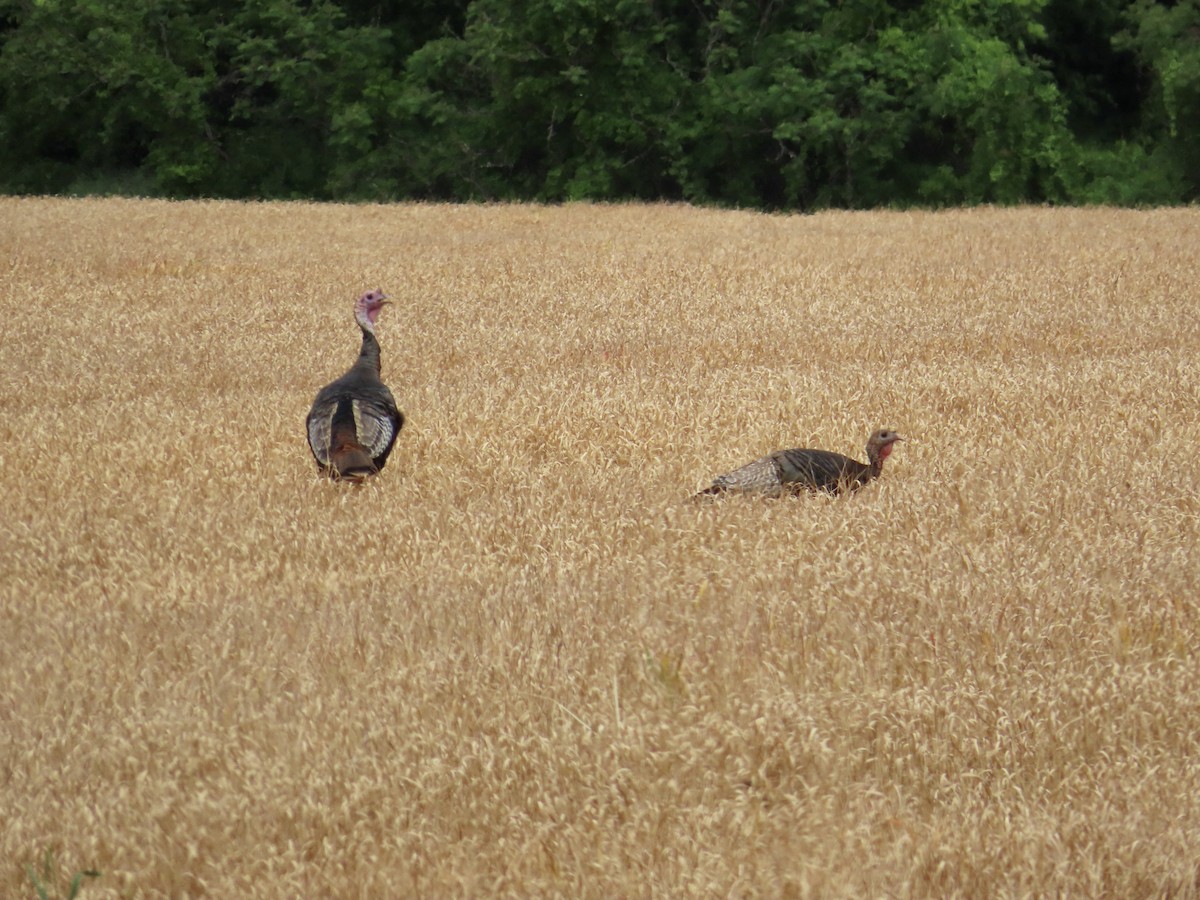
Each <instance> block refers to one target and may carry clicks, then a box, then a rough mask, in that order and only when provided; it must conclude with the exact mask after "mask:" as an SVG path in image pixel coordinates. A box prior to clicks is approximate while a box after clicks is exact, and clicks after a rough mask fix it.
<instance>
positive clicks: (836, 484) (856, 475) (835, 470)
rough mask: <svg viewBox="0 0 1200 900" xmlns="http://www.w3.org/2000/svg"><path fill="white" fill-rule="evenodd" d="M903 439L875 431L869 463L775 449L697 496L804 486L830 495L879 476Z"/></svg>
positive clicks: (826, 452) (793, 489)
mask: <svg viewBox="0 0 1200 900" xmlns="http://www.w3.org/2000/svg"><path fill="white" fill-rule="evenodd" d="M902 440H904V438H902V437H900V435H898V434H896V432H894V431H891V430H889V429H887V428H881V429H879V430H878V431H874V432H872V433H871V437H870V439H868V441H867V459H868V460H869V462H866V463H860V462H858V460H854V459H851V458H850V457H848V456H842V454H840V453H832V452H830V451H829V450H776V451H775V452H774V453H772V454H770V455H769V456H764V457H762V458H761V459H756V460H755V461H754V462H752V463H748V464H746V465H744V466H742V467H741V468H740V469H734V470H733V471H732V472H727V473H726V474H724V475H718V476H717V477H716V478H715V479H714V480H713V483H712V487H710V488H706V489H705V490H703V491H701V492H700V493H699V494H697V495H696V497H703V496H704V495H705V494H721V493H724V492H726V491H740V492H742V493H748V494H765V495H766V496H769V497H778V496H780V495H781V494H783V493H784V492H785V491H788V492H790V493H796V492H798V491H800V490H801V489H807V490H810V491H828V492H829V493H831V494H840V493H842V492H843V491H853V490H857V489H858V488H860V487H862V486H863V485H864V484H866V483H867V482H868V481H870V480H871V479H873V478H878V477H879V473H880V472H882V471H883V461H884V460H885V459H887V458H888V454H890V453H891V452H892V447H893V446H894V445H895V443H896V441H902Z"/></svg>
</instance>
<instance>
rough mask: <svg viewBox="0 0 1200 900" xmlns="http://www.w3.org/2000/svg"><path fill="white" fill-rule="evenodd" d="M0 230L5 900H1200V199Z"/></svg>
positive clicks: (135, 204)
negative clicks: (322, 395)
mask: <svg viewBox="0 0 1200 900" xmlns="http://www.w3.org/2000/svg"><path fill="white" fill-rule="evenodd" d="M0 222H2V224H0V288H2V289H0V315H2V320H0V322H2V324H0V334H2V339H3V340H2V346H0V405H2V408H3V416H2V417H0V438H2V440H3V445H4V447H5V452H4V465H3V476H2V477H3V485H2V487H3V492H4V495H5V498H6V504H5V505H6V507H7V509H6V511H5V515H4V516H3V518H2V519H0V623H2V625H3V634H4V647H5V649H4V652H3V654H2V656H0V685H2V687H0V820H2V821H0V861H3V868H2V870H0V895H3V896H23V895H27V894H30V893H31V892H32V885H31V883H30V880H29V876H28V872H27V867H32V868H33V869H34V871H35V872H37V871H40V868H39V867H40V866H42V865H43V864H45V863H46V862H48V861H52V862H51V864H50V866H49V867H50V869H51V872H50V876H51V878H50V880H51V882H52V883H53V882H54V880H55V879H57V885H58V889H59V890H60V891H61V890H64V889H65V885H66V884H67V882H68V881H69V879H70V877H71V875H72V874H73V873H74V872H77V871H81V870H84V869H96V870H99V871H100V872H101V873H102V874H101V875H100V877H99V878H96V879H92V880H89V881H88V882H87V883H86V884H85V887H84V895H85V896H94V897H159V896H198V895H208V896H213V897H234V896H237V897H250V896H262V897H276V896H305V897H321V896H330V897H333V896H336V897H354V896H361V897H385V896H395V897H399V896H518V897H524V896H535V895H569V896H594V897H613V896H662V897H681V896H705V897H707V896H820V897H828V896H852V897H865V896H898V897H902V896H941V897H946V896H964V897H980V896H997V897H1016V896H1028V895H1063V896H1065V895H1072V896H1102V895H1103V896H1112V897H1139V896H1163V895H1171V896H1176V897H1189V896H1191V897H1194V896H1197V895H1200V759H1198V757H1197V752H1196V747H1197V745H1198V743H1200V690H1198V689H1197V687H1196V678H1197V663H1198V661H1200V641H1198V634H1200V615H1198V610H1200V606H1198V603H1200V540H1198V539H1200V524H1198V522H1200V463H1198V462H1197V453H1196V448H1197V447H1198V446H1200V422H1198V417H1197V406H1198V404H1200V289H1198V288H1197V285H1200V262H1198V259H1200V254H1198V253H1197V249H1198V248H1200V210H1195V209H1187V210H1173V211H1115V210H1104V209H1096V210H1088V211H1074V210H1052V209H1014V210H997V209H983V210H977V211H970V212H957V211H956V212H946V213H939V214H931V213H825V214H821V215H814V216H765V215H757V214H749V213H742V212H718V211H703V210H696V209H689V208H685V207H678V206H649V207H648V206H590V205H577V206H566V207H562V208H540V207H530V206H480V207H449V206H434V205H401V206H329V205H325V206H321V205H307V204H235V203H186V204H185V203H166V202H149V201H123V200H103V201H101V200H88V201H68V200H45V199H2V200H0ZM377 287H378V288H383V289H384V290H386V291H387V292H388V293H389V294H390V295H391V296H392V298H393V299H394V300H395V301H397V302H396V305H394V306H392V307H390V308H388V309H387V310H385V312H384V314H383V316H382V317H381V319H380V322H379V325H378V334H379V338H380V341H381V343H382V345H383V365H384V377H385V379H386V380H387V382H388V383H389V384H390V386H391V387H392V389H393V391H394V392H395V394H396V397H397V400H398V401H399V403H400V406H401V408H402V409H403V410H404V411H405V413H406V415H407V416H408V425H407V426H406V428H405V430H404V431H403V432H402V434H401V436H400V438H399V440H398V442H397V445H396V449H395V452H394V453H393V455H392V458H391V461H390V462H389V464H388V467H387V469H386V470H385V471H384V472H383V473H382V474H381V475H380V476H379V478H378V479H376V480H375V481H373V482H372V483H370V484H368V485H366V486H363V487H361V488H353V487H348V486H346V485H335V484H332V483H329V482H327V481H323V480H321V479H319V478H318V477H317V474H316V469H315V466H314V464H313V462H312V459H311V457H310V456H309V453H308V449H307V447H306V445H305V439H304V429H303V419H304V415H305V413H306V412H307V409H308V405H309V403H310V402H311V400H312V397H313V394H314V393H315V391H316V390H317V388H318V387H319V386H320V385H322V384H324V383H326V382H327V381H329V380H330V379H331V378H333V377H335V376H336V375H338V374H340V373H341V372H342V371H344V369H345V367H346V366H347V365H349V363H350V362H351V361H352V360H353V358H354V355H355V354H356V353H357V348H358V332H357V329H356V328H355V327H354V324H353V321H352V319H351V305H352V302H353V299H354V297H355V296H357V294H358V293H360V292H361V291H362V290H366V289H368V288H377ZM877 426H887V427H892V428H897V429H899V430H900V431H901V432H902V433H903V434H905V436H906V437H908V438H909V441H908V442H907V443H905V444H903V445H901V446H900V447H899V449H898V450H897V452H896V453H894V454H893V455H892V457H891V459H890V460H889V462H888V465H887V467H886V470H885V472H884V474H883V477H882V479H880V480H879V481H878V482H875V483H873V484H871V485H870V486H868V487H867V488H865V489H864V490H862V491H860V492H859V493H858V494H856V495H854V496H851V497H846V498H828V497H824V496H802V497H799V498H796V499H789V500H786V501H764V500H757V499H754V498H745V497H731V498H725V499H721V500H718V501H716V502H708V503H693V502H690V501H689V499H688V498H689V497H690V495H691V494H692V493H693V492H694V491H696V490H697V489H699V488H702V487H704V486H706V485H707V484H708V483H709V480H710V479H711V477H712V476H713V475H715V474H717V473H719V472H722V471H727V470H728V469H730V468H731V467H733V466H736V465H740V464H741V463H743V462H746V461H748V460H750V459H753V458H754V457H756V456H758V455H761V454H763V453H766V452H769V451H771V450H775V449H781V448H785V447H792V446H817V447H824V448H826V449H830V450H837V451H840V452H843V453H849V454H851V455H854V456H856V457H857V458H862V445H863V443H864V442H865V440H866V436H867V434H868V432H869V431H870V430H871V429H872V428H874V427H877ZM40 877H42V878H43V879H44V878H45V873H43V874H42V876H40Z"/></svg>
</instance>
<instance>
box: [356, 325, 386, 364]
mask: <svg viewBox="0 0 1200 900" xmlns="http://www.w3.org/2000/svg"><path fill="white" fill-rule="evenodd" d="M358 327H359V328H362V336H363V338H362V349H361V350H359V351H358V362H356V363H355V364H354V367H355V368H356V369H358V368H366V369H369V370H370V371H372V372H374V373H375V374H376V375H379V374H380V372H381V371H382V370H381V368H380V365H379V341H377V340H375V333H374V332H373V331H371V330H370V329H369V328H363V327H362V325H359V326H358Z"/></svg>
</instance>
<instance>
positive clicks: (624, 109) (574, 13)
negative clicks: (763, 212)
mask: <svg viewBox="0 0 1200 900" xmlns="http://www.w3.org/2000/svg"><path fill="white" fill-rule="evenodd" d="M0 35H2V41H3V45H2V47H0V154H2V155H0V190H2V191H7V192H93V191H94V192H107V191H124V192H136V193H152V194H163V195H169V196H178V197H187V196H223V197H317V198H339V199H395V198H430V199H452V200H466V199H515V198H524V199H540V200H549V201H556V200H564V199H573V198H597V199H615V198H642V199H660V198H665V199H684V200H688V201H692V202H697V203H719V204H733V205H741V206H752V207H766V208H797V209H811V208H818V207H826V206H837V207H869V206H878V205H911V204H920V205H932V206H937V205H945V204H962V203H976V202H996V203H1014V202H1067V203H1081V202H1083V203H1086V202H1107V203H1122V204H1133V203H1177V202H1189V201H1194V200H1196V199H1197V198H1198V196H1200V145H1198V143H1197V137H1198V136H1200V0H1178V2H1152V0H939V2H936V3H922V2H914V0H797V2H793V3H778V2H776V0H404V2H391V0H344V2H339V3H333V2H330V0H239V2H236V3H234V2H231V0H139V2H136V3H129V2H126V0H0Z"/></svg>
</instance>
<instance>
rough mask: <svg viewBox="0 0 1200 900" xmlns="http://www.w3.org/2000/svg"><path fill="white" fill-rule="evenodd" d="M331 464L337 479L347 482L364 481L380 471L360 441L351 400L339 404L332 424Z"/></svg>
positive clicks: (330, 434)
mask: <svg viewBox="0 0 1200 900" xmlns="http://www.w3.org/2000/svg"><path fill="white" fill-rule="evenodd" d="M329 463H330V467H331V468H332V469H333V471H334V473H335V477H337V478H343V479H345V480H347V481H356V482H357V481H362V480H363V478H365V477H366V476H368V475H374V474H375V473H376V472H377V471H378V469H377V468H376V466H375V462H374V461H373V460H372V459H371V455H370V454H369V453H368V452H367V450H366V448H365V447H363V445H362V444H360V443H359V441H358V428H357V427H356V425H355V422H354V403H353V402H352V401H350V400H343V401H342V402H341V403H339V404H338V406H337V411H336V412H334V414H333V420H332V421H331V422H330V428H329Z"/></svg>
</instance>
